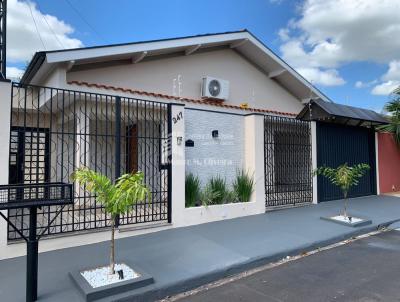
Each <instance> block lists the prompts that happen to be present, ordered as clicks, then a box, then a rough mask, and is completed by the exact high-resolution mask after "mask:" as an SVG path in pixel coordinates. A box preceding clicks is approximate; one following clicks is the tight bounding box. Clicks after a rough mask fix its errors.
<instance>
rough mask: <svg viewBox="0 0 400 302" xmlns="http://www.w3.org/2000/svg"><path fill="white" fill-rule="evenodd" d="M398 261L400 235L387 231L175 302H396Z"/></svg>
mask: <svg viewBox="0 0 400 302" xmlns="http://www.w3.org/2000/svg"><path fill="white" fill-rule="evenodd" d="M399 259H400V232H399V231H391V232H387V233H383V234H380V235H376V236H372V237H368V238H365V239H361V240H358V241H355V242H353V243H351V244H348V245H345V246H341V247H337V248H334V249H330V250H327V251H323V252H320V253H317V254H315V255H312V256H309V257H305V258H302V259H300V260H297V261H293V262H289V263H286V264H283V265H281V266H278V267H275V268H272V269H269V270H264V271H261V272H258V273H256V274H254V275H251V276H249V277H245V278H243V279H240V280H237V281H234V282H232V283H227V284H225V285H222V286H220V287H216V288H212V289H209V290H207V291H203V292H200V293H198V294H197V295H194V296H191V297H189V298H184V299H181V300H179V301H181V302H197V301H199V302H200V301H202V302H206V301H221V302H222V301H227V302H228V301H229V302H235V301H252V302H256V301H266V302H268V301H271V302H276V301H285V302H289V301H307V302H312V301H318V302H320V301H363V302H367V301H368V302H370V301H371V302H372V301H385V302H390V301H400V260H399Z"/></svg>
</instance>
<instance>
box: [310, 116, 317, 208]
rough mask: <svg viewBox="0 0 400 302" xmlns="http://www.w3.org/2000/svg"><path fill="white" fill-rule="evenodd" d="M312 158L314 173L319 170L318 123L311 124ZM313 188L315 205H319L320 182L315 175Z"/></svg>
mask: <svg viewBox="0 0 400 302" xmlns="http://www.w3.org/2000/svg"><path fill="white" fill-rule="evenodd" d="M311 158H312V171H314V170H315V169H317V167H318V165H317V123H316V122H311ZM312 188H313V201H312V202H313V203H315V204H317V203H318V182H317V176H316V175H314V176H313V179H312Z"/></svg>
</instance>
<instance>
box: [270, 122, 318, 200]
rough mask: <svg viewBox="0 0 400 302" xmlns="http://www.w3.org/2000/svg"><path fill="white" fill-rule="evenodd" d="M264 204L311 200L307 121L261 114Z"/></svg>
mask: <svg viewBox="0 0 400 302" xmlns="http://www.w3.org/2000/svg"><path fill="white" fill-rule="evenodd" d="M264 144H265V200H266V207H267V208H268V207H277V206H289V205H296V204H302V203H308V202H312V161H311V128H310V123H309V122H303V121H299V120H296V119H291V118H285V117H276V116H265V119H264Z"/></svg>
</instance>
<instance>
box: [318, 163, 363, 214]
mask: <svg viewBox="0 0 400 302" xmlns="http://www.w3.org/2000/svg"><path fill="white" fill-rule="evenodd" d="M369 169H370V167H369V165H367V164H357V165H354V166H348V165H347V163H345V164H343V165H340V166H339V167H337V168H336V169H335V168H330V167H319V168H318V169H316V170H315V171H314V174H316V175H322V176H325V177H326V178H328V179H329V181H330V182H331V183H332V184H333V185H335V186H338V187H339V188H340V190H342V193H343V197H344V209H343V216H344V217H347V194H348V192H349V190H350V189H351V188H352V187H354V186H356V185H358V183H359V179H360V178H361V177H363V176H364V174H365V173H366V171H367V170H369Z"/></svg>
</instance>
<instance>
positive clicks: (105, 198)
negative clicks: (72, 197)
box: [72, 167, 150, 218]
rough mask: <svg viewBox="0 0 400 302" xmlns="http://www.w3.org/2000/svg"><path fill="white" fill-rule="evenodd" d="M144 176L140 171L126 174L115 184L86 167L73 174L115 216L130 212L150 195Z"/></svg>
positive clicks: (75, 179)
mask: <svg viewBox="0 0 400 302" xmlns="http://www.w3.org/2000/svg"><path fill="white" fill-rule="evenodd" d="M143 178H144V176H143V173H142V172H140V171H139V172H137V173H135V174H124V175H122V176H121V177H120V178H118V179H117V181H116V183H115V184H113V183H112V182H111V180H110V179H109V178H108V177H106V176H105V175H102V174H101V173H98V172H96V171H93V170H90V169H88V168H86V167H83V168H79V169H77V170H76V171H75V172H74V173H73V174H72V179H73V180H74V181H77V182H78V183H79V184H80V185H82V186H85V189H86V190H87V191H89V192H91V193H93V194H94V195H96V200H97V201H98V202H100V203H101V204H102V205H103V206H104V208H105V211H106V212H107V213H109V214H110V215H111V216H112V217H114V218H115V217H116V216H117V215H121V214H126V213H129V212H130V211H132V209H133V207H132V205H134V204H135V203H137V202H140V201H143V200H145V199H146V196H149V194H150V191H149V189H148V188H147V187H146V185H144V184H143Z"/></svg>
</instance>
